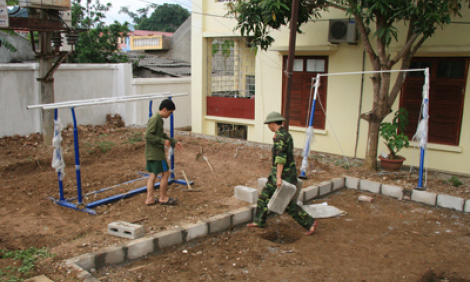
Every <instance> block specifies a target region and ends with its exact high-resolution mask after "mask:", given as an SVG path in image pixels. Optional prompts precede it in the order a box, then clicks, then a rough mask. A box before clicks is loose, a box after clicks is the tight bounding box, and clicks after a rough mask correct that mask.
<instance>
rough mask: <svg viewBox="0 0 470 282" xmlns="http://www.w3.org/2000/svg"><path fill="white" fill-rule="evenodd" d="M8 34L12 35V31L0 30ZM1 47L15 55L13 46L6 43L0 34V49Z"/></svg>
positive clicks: (5, 39)
mask: <svg viewBox="0 0 470 282" xmlns="http://www.w3.org/2000/svg"><path fill="white" fill-rule="evenodd" d="M2 31H4V32H6V33H8V34H12V33H14V31H13V30H2ZM1 47H5V48H6V49H7V50H8V51H10V52H12V53H15V52H16V47H15V46H13V45H12V44H11V43H10V42H8V40H7V38H6V37H4V36H2V35H1V34H0V48H1Z"/></svg>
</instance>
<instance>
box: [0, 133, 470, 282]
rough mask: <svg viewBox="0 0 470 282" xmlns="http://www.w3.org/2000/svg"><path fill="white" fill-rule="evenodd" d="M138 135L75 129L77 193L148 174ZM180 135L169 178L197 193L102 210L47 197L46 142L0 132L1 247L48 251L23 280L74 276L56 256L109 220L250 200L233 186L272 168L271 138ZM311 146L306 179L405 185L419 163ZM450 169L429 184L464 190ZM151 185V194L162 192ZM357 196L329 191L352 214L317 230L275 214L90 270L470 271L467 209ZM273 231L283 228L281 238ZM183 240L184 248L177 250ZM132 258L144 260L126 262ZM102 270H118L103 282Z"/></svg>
mask: <svg viewBox="0 0 470 282" xmlns="http://www.w3.org/2000/svg"><path fill="white" fill-rule="evenodd" d="M143 133H144V130H143V129H132V128H118V127H113V126H95V127H93V126H81V127H80V131H79V136H80V158H81V165H82V166H81V172H82V173H81V174H82V188H83V194H86V193H88V192H92V191H96V190H99V189H102V188H105V187H113V186H114V185H116V184H119V183H123V182H125V181H128V180H132V179H136V178H139V177H141V175H139V174H138V172H145V170H144V169H145V159H144V147H145V144H144V141H143ZM63 137H64V141H63V143H62V144H63V148H64V157H65V160H66V164H67V168H66V173H67V175H66V176H65V179H64V192H65V197H67V198H68V197H74V196H76V184H75V170H74V160H73V155H74V152H73V134H72V131H71V129H70V128H68V129H65V130H64V132H63ZM177 139H179V140H181V141H182V142H183V144H184V146H185V147H184V149H183V150H180V151H176V155H175V159H176V163H175V165H176V170H175V173H176V178H179V179H181V178H183V177H182V173H181V171H182V170H183V171H184V172H185V174H186V175H187V176H188V178H189V179H190V180H192V181H194V185H193V188H195V189H200V190H202V192H199V193H188V192H183V191H182V190H183V189H186V187H185V186H182V185H175V184H173V185H171V186H170V192H169V194H170V196H171V197H176V198H178V199H179V201H178V204H177V205H176V206H161V205H154V206H149V207H147V206H145V205H144V200H145V193H143V194H139V195H136V196H134V197H132V198H128V199H123V200H120V201H118V202H114V203H111V204H108V205H106V206H102V207H98V208H96V211H98V212H99V214H98V215H89V214H86V213H83V212H78V211H74V210H71V209H66V208H63V207H60V206H58V205H55V204H54V203H53V202H52V201H51V200H50V199H48V197H55V198H56V199H57V198H59V195H58V194H59V193H58V183H57V174H56V172H55V171H54V170H53V169H52V168H51V167H50V162H51V155H52V147H51V146H44V145H42V143H41V141H40V138H39V136H38V135H35V134H33V135H30V136H23V137H20V136H13V137H6V138H1V139H0V191H1V193H0V201H1V205H0V224H1V225H0V226H1V227H2V228H0V249H2V250H4V251H14V250H24V249H27V248H29V247H37V248H41V247H48V248H49V252H51V253H52V254H54V257H49V258H45V259H40V260H38V261H37V262H36V267H35V268H34V270H33V271H32V272H31V273H30V274H29V275H24V276H22V277H20V278H26V277H27V276H31V275H37V274H46V275H47V276H48V277H49V278H51V279H53V280H54V281H71V280H73V274H72V273H67V271H66V270H65V269H62V268H60V267H59V264H60V263H61V261H62V260H64V259H67V258H70V257H74V256H77V255H80V254H83V253H88V252H93V251H97V250H99V249H101V248H103V247H107V246H114V245H120V244H123V243H124V242H125V241H126V239H121V238H117V237H114V236H111V235H108V234H107V225H108V223H110V222H113V221H116V220H124V221H128V222H134V221H138V222H139V223H142V224H143V225H144V228H145V232H146V233H155V232H159V231H161V230H166V229H171V228H175V226H181V225H184V224H187V223H192V222H197V220H199V219H203V218H208V217H211V216H213V215H216V214H219V213H223V212H227V211H229V210H233V209H235V208H238V207H241V206H245V205H247V203H245V202H242V201H239V200H236V199H234V198H233V188H234V186H236V185H245V186H250V187H256V185H257V184H256V183H257V179H258V178H260V177H266V176H267V174H268V173H269V167H270V151H269V147H268V146H249V145H247V144H243V143H238V142H235V141H234V140H230V139H224V138H218V139H205V138H201V137H194V136H191V134H187V133H184V134H183V133H182V134H180V135H177ZM201 148H202V149H203V154H204V156H206V157H207V158H208V160H209V162H210V164H211V165H212V167H213V168H214V170H215V172H214V173H212V172H211V171H210V169H209V167H208V166H207V164H206V163H205V162H204V161H198V160H196V155H197V154H198V153H200V152H201ZM312 156H313V157H314V158H312V164H313V165H314V167H313V169H314V171H313V172H312V173H310V174H309V175H308V180H307V181H306V182H304V187H307V186H309V185H313V184H315V183H319V182H321V181H324V180H326V179H331V178H334V177H338V176H343V175H350V176H354V177H359V178H367V179H373V180H377V181H380V182H382V183H389V184H394V185H398V186H402V187H405V188H408V189H412V188H413V187H415V186H416V184H417V174H416V173H409V172H405V171H403V172H400V173H394V174H390V173H369V172H365V171H363V170H362V167H361V162H360V161H359V160H350V166H349V167H346V166H345V165H344V162H342V161H341V158H338V157H334V156H328V155H324V154H320V153H312ZM298 163H300V158H299V162H298ZM450 177H451V176H450V175H448V174H443V173H434V172H432V173H429V174H428V182H427V184H428V185H427V188H428V191H432V192H438V193H445V194H449V195H455V196H459V197H463V198H467V199H468V198H470V188H469V184H470V181H469V179H466V178H463V177H458V179H459V180H460V181H462V182H463V185H460V186H458V187H453V186H451V185H450V184H449V183H448V182H447V180H448V179H449V178H450ZM145 185H146V179H143V180H139V181H135V182H133V183H131V184H128V185H121V186H115V187H114V188H113V189H111V190H109V191H107V192H105V193H100V194H96V196H95V195H90V196H88V197H85V199H84V202H85V203H87V202H91V201H95V200H97V199H100V198H104V197H109V196H111V195H115V194H119V193H123V192H126V191H129V190H132V189H135V188H138V187H142V186H145ZM155 195H156V197H158V190H157V191H156V192H155ZM357 196H358V194H356V193H355V192H353V191H342V192H340V193H338V194H335V195H333V196H330V197H328V199H326V200H327V201H328V202H329V204H332V205H335V206H337V207H338V208H341V209H344V210H345V211H346V212H347V213H348V215H347V216H345V217H341V218H336V219H325V220H320V221H319V222H320V225H319V229H318V234H315V235H314V236H312V237H308V238H307V237H303V236H301V235H302V230H301V229H302V228H301V227H299V226H297V224H296V223H295V222H293V221H292V220H291V219H290V218H288V216H282V217H274V218H271V219H270V220H269V226H268V228H266V229H256V230H253V229H246V228H237V229H236V230H234V231H232V232H229V233H223V234H219V235H215V236H211V237H208V238H207V239H202V240H200V241H198V242H197V244H192V245H191V246H190V245H186V246H182V247H178V248H173V249H169V250H168V251H166V252H165V253H164V254H162V255H155V256H150V257H149V258H148V259H147V260H142V261H139V262H133V263H132V264H130V265H128V266H123V267H117V268H113V269H111V270H102V271H101V270H99V273H96V275H95V276H97V277H103V279H104V280H105V281H106V279H107V280H108V281H154V280H155V279H157V278H158V279H165V280H179V281H184V280H197V279H201V280H204V279H205V280H207V281H210V280H214V281H221V280H227V279H234V280H247V279H250V280H267V279H268V278H269V279H270V280H275V281H303V280H306V281H312V280H315V281H329V280H331V281H334V280H335V279H336V280H337V281H362V280H364V281H417V280H418V279H421V280H419V281H426V282H427V281H447V280H445V279H450V280H448V281H468V280H470V271H469V270H468V267H467V265H468V257H469V255H470V249H469V248H470V247H469V246H470V235H469V234H470V228H469V223H470V221H469V220H470V216H469V215H465V214H462V213H457V212H452V211H448V210H442V209H437V208H429V207H425V206H421V205H418V204H414V203H411V202H408V201H396V200H392V199H387V198H382V197H378V198H377V199H376V201H375V202H374V203H372V204H364V203H359V202H358V201H357ZM436 232H439V233H436ZM279 236H284V237H283V238H280V239H278V237H279ZM284 238H285V239H284ZM270 239H271V240H270ZM272 241H275V242H272ZM282 241H285V242H284V244H283V243H282ZM183 249H185V250H188V253H187V254H183V253H182V250H183ZM240 252H241V253H240ZM404 258H406V259H404ZM234 263H235V266H233V264H234ZM19 264H21V262H18V261H17V260H14V259H10V258H4V257H1V252H0V270H5V269H6V268H7V267H8V266H18V265H19ZM274 266H276V267H274ZM136 267H141V268H138V270H133V271H131V270H132V269H133V268H136ZM168 271H169V272H168ZM432 271H434V272H432ZM128 272H129V273H128ZM106 273H110V277H113V278H112V279H111V280H109V279H108V278H107V275H106ZM148 273H151V274H148ZM1 275H2V272H1V271H0V281H2V279H3V280H5V279H6V278H5V277H6V276H1ZM111 275H116V276H111ZM124 279H125V280H124ZM283 279H284V280H283ZM286 279H287V280H286ZM443 279H444V280H443ZM456 279H457V280H456ZM458 279H466V280H458ZM5 281H6V280H5Z"/></svg>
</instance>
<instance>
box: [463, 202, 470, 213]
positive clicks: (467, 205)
mask: <svg viewBox="0 0 470 282" xmlns="http://www.w3.org/2000/svg"><path fill="white" fill-rule="evenodd" d="M463 211H464V212H468V213H470V200H466V201H465V207H464V209H463Z"/></svg>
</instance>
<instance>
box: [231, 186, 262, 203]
mask: <svg viewBox="0 0 470 282" xmlns="http://www.w3.org/2000/svg"><path fill="white" fill-rule="evenodd" d="M234 190H235V199H238V200H242V201H246V202H248V203H250V204H253V203H256V201H258V190H256V189H254V188H250V187H246V186H241V185H238V186H235V188H234Z"/></svg>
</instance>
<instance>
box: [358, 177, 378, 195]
mask: <svg viewBox="0 0 470 282" xmlns="http://www.w3.org/2000/svg"><path fill="white" fill-rule="evenodd" d="M380 186H382V184H380V183H379V182H374V181H370V180H365V179H361V181H360V182H359V188H360V189H361V190H362V191H369V192H372V193H377V194H379V193H380Z"/></svg>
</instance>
